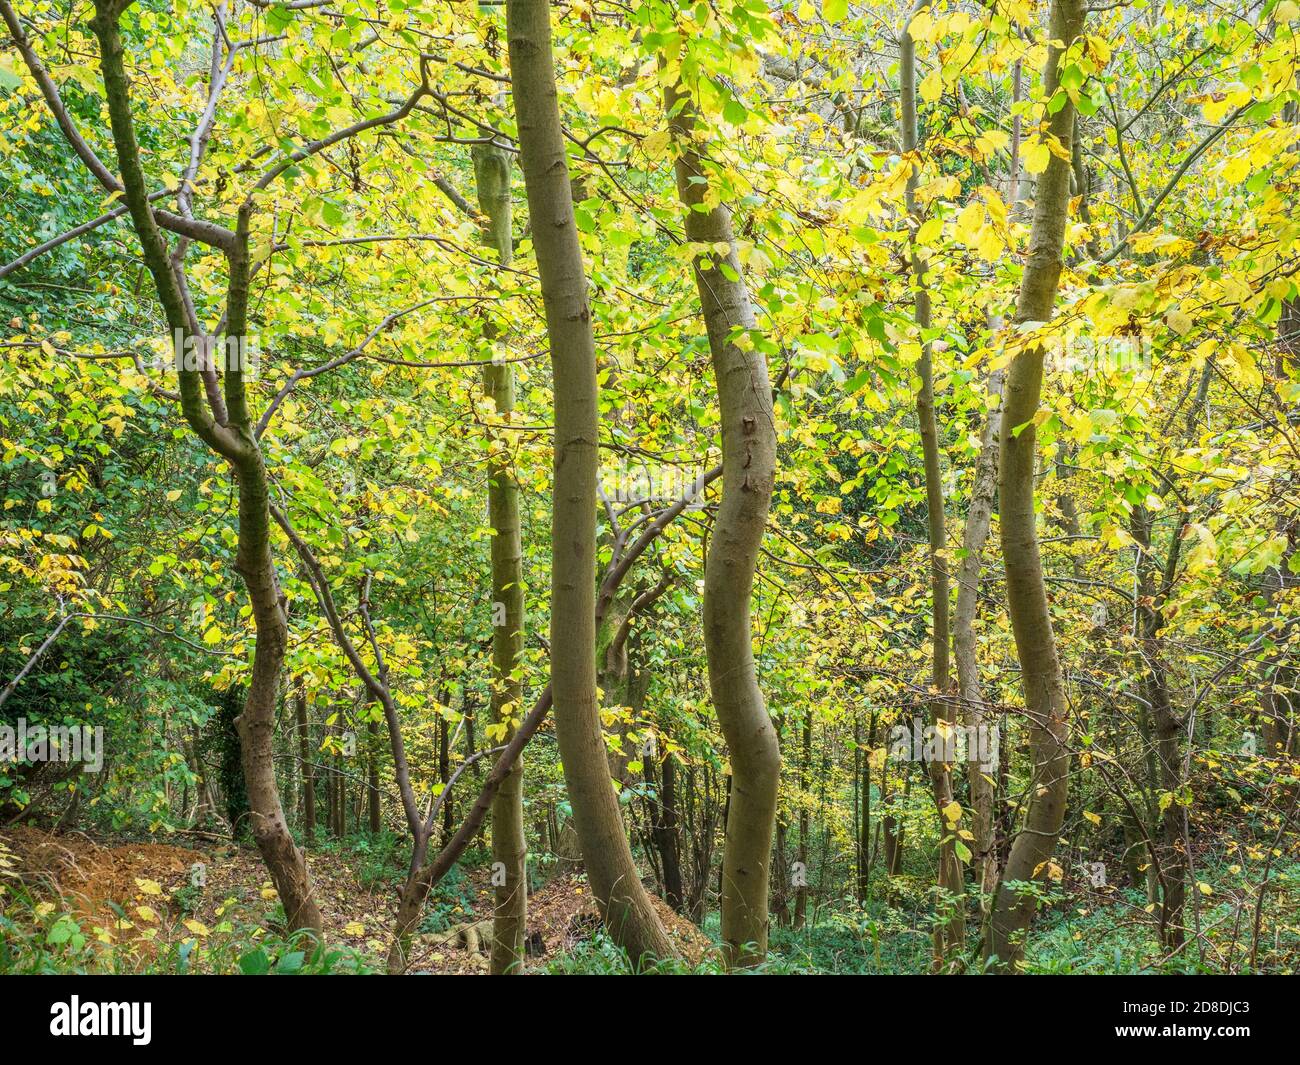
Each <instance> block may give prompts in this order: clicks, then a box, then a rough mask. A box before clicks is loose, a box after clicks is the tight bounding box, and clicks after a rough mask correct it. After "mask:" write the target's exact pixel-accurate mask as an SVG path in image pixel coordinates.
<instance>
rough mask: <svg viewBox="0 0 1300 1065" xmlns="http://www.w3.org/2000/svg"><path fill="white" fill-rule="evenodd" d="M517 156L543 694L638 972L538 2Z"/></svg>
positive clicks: (592, 392) (587, 426)
mask: <svg viewBox="0 0 1300 1065" xmlns="http://www.w3.org/2000/svg"><path fill="white" fill-rule="evenodd" d="M506 33H507V37H508V39H509V47H510V78H511V84H512V87H513V89H514V93H513V97H514V106H515V115H516V118H517V120H518V127H519V145H520V155H521V161H522V168H523V172H524V185H525V188H526V191H527V195H528V209H529V215H530V217H531V220H532V234H533V247H534V248H535V250H536V254H537V270H538V273H539V274H540V276H541V287H542V301H543V303H544V305H545V309H546V331H547V337H548V339H549V341H550V347H551V367H552V371H553V374H554V388H555V477H554V487H553V493H554V510H553V515H552V525H551V545H552V551H553V559H552V565H551V687H552V690H553V693H554V699H555V729H556V734H557V738H558V740H559V746H560V757H561V759H562V760H563V762H564V778H565V783H566V784H567V786H568V790H569V800H570V802H571V803H572V805H573V815H574V822H575V827H576V829H577V833H578V842H579V845H580V847H581V848H582V857H583V861H584V863H585V864H586V869H587V876H588V877H589V879H590V881H591V887H592V891H593V893H594V894H595V896H596V902H597V904H598V906H599V908H600V912H601V916H602V917H603V918H604V921H605V925H606V927H607V928H608V929H609V932H610V935H611V936H613V938H614V940H615V942H617V943H618V944H619V945H620V946H621V947H623V948H624V949H625V950H626V951H627V952H628V954H629V955H631V957H632V958H633V960H634V961H635V962H641V961H643V960H647V959H652V958H663V957H669V956H671V954H672V948H671V945H670V943H669V940H668V937H667V935H666V934H665V932H664V929H663V926H662V925H661V924H660V922H659V918H658V915H657V914H656V913H655V911H654V909H653V907H652V906H651V904H650V898H649V896H648V895H647V894H646V890H645V888H644V887H643V886H642V884H641V879H640V876H639V875H638V873H637V869H636V865H635V863H634V862H633V860H632V850H631V847H630V846H629V844H628V840H627V835H626V834H625V833H624V830H623V819H622V817H621V815H620V813H619V808H618V798H617V796H616V795H615V793H614V789H613V787H612V785H611V782H610V777H609V765H608V762H607V760H606V757H605V741H604V737H603V735H602V734H601V729H600V714H599V705H598V702H597V694H596V655H595V647H596V617H595V588H596V477H597V470H598V466H599V458H598V453H597V431H598V417H599V415H598V397H597V385H596V355H595V342H594V339H593V336H592V325H591V308H590V306H589V304H588V302H587V278H586V273H585V270H584V268H583V263H582V251H581V248H580V247H579V244H578V231H577V228H576V226H575V224H574V217H573V194H572V190H571V188H570V185H569V171H568V165H567V162H566V158H565V150H564V137H563V133H562V131H561V127H560V110H559V101H558V99H557V96H556V87H555V65H554V60H553V58H552V54H551V28H550V11H549V5H548V3H547V0H508V2H507V4H506Z"/></svg>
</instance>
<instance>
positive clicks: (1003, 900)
mask: <svg viewBox="0 0 1300 1065" xmlns="http://www.w3.org/2000/svg"><path fill="white" fill-rule="evenodd" d="M1083 23H1084V9H1083V4H1082V3H1081V0H1052V6H1051V15H1050V20H1049V27H1048V33H1047V37H1048V39H1049V41H1051V42H1053V43H1051V44H1049V46H1048V50H1047V61H1046V65H1045V67H1044V69H1043V84H1044V90H1043V95H1044V98H1045V99H1048V100H1050V99H1051V98H1052V97H1053V96H1054V94H1055V93H1056V90H1057V88H1058V84H1059V80H1060V77H1059V74H1060V72H1059V69H1058V67H1059V65H1060V60H1061V57H1062V54H1063V51H1064V49H1065V48H1068V47H1069V45H1070V44H1071V43H1072V42H1073V41H1074V40H1075V39H1076V38H1077V37H1078V36H1079V35H1080V33H1081V32H1082V31H1083ZM1073 126H1074V106H1073V104H1071V103H1070V101H1069V99H1068V98H1067V99H1066V102H1065V104H1064V105H1063V106H1062V107H1061V109H1060V110H1059V111H1057V112H1056V114H1055V115H1053V116H1051V118H1050V120H1049V122H1048V132H1049V134H1050V135H1052V136H1055V137H1056V138H1057V140H1058V141H1060V143H1061V146H1062V147H1063V148H1064V149H1065V154H1066V158H1065V159H1060V158H1058V157H1057V156H1056V155H1054V154H1053V155H1050V156H1049V160H1048V164H1047V169H1046V171H1044V173H1043V174H1042V175H1041V177H1040V180H1039V182H1038V188H1037V190H1036V199H1035V203H1034V221H1033V226H1032V228H1031V231H1030V238H1029V239H1030V248H1029V258H1028V260H1027V262H1026V263H1025V271H1024V274H1023V276H1022V278H1021V283H1020V295H1019V299H1018V300H1017V303H1016V315H1015V324H1016V325H1023V324H1025V323H1027V322H1046V321H1047V320H1048V319H1050V318H1051V316H1052V307H1053V304H1054V303H1055V301H1056V291H1057V287H1058V284H1059V282H1060V277H1061V254H1062V248H1063V246H1064V240H1065V224H1066V216H1067V213H1068V210H1069V194H1070V164H1069V153H1070V145H1071V141H1072V137H1071V135H1072V132H1073ZM1043 357H1044V349H1043V346H1042V345H1040V344H1030V345H1026V346H1023V347H1021V348H1020V349H1019V350H1018V351H1017V352H1016V353H1015V355H1014V357H1013V358H1012V361H1011V366H1010V370H1009V372H1008V374H1007V384H1006V395H1007V399H1006V403H1005V405H1004V413H1003V432H1002V435H1001V462H1000V463H999V482H998V489H999V503H1000V508H1001V522H1002V556H1003V561H1004V563H1005V566H1006V575H1007V613H1008V614H1009V616H1010V618H1011V627H1012V630H1013V632H1014V634H1015V640H1016V652H1017V655H1018V657H1019V659H1020V669H1021V677H1022V682H1023V685H1024V696H1025V716H1026V717H1027V718H1028V724H1029V744H1030V752H1031V756H1032V760H1033V779H1032V780H1031V782H1030V787H1029V798H1028V807H1027V809H1026V812H1025V825H1024V828H1023V829H1022V830H1021V832H1020V833H1019V835H1017V836H1016V838H1015V842H1014V843H1013V844H1012V846H1011V853H1010V855H1008V857H1007V864H1006V867H1005V868H1004V869H1003V871H1002V877H1001V882H1000V883H999V886H998V892H997V898H996V899H995V901H994V905H993V912H992V914H991V916H990V919H989V924H988V938H987V940H986V943H985V951H986V954H987V955H988V956H989V957H995V958H996V959H997V963H998V964H999V965H1000V966H1004V967H1006V968H1008V969H1010V970H1012V971H1014V970H1015V969H1016V968H1017V967H1018V966H1019V963H1020V959H1021V958H1022V957H1023V954H1024V937H1025V934H1026V933H1027V932H1028V929H1029V923H1030V920H1031V919H1032V917H1033V912H1034V906H1035V902H1034V899H1033V898H1032V897H1027V896H1025V895H1023V894H1022V893H1020V892H1017V891H1015V890H1014V889H1013V888H1012V887H1011V886H1009V885H1010V884H1011V882H1013V881H1015V882H1027V881H1031V880H1039V881H1043V882H1045V881H1046V880H1047V879H1048V876H1049V872H1050V869H1051V859H1052V854H1053V852H1054V851H1055V850H1056V840H1057V836H1058V835H1059V834H1060V830H1061V822H1062V820H1063V819H1064V817H1065V800H1066V790H1067V785H1068V780H1069V777H1068V772H1069V765H1070V755H1069V751H1068V749H1067V748H1066V719H1065V713H1066V707H1065V692H1064V684H1063V681H1062V677H1061V666H1060V662H1059V661H1058V660H1057V657H1056V642H1055V638H1054V636H1053V633H1052V620H1051V614H1050V613H1049V610H1048V605H1047V588H1046V585H1045V584H1044V582H1043V565H1042V559H1041V558H1040V556H1039V551H1038V534H1037V530H1036V528H1035V524H1034V470H1035V465H1036V458H1037V447H1036V444H1037V431H1036V428H1037V427H1036V426H1035V425H1034V418H1035V416H1036V415H1037V413H1038V405H1039V400H1040V397H1041V393H1042V384H1043Z"/></svg>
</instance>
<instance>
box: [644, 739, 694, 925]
mask: <svg viewBox="0 0 1300 1065" xmlns="http://www.w3.org/2000/svg"><path fill="white" fill-rule="evenodd" d="M653 762H654V760H653V759H651V758H648V759H646V772H647V773H648V774H653V772H654V770H653ZM679 820H680V818H679V816H678V813H677V759H676V758H675V757H674V756H673V755H672V754H668V755H665V757H664V760H663V763H662V768H661V769H660V772H659V794H658V801H656V802H655V804H654V823H653V825H652V826H651V829H650V832H651V838H652V839H653V840H654V844H655V850H657V851H658V852H659V864H660V865H661V866H662V867H663V873H664V901H665V902H667V903H668V905H669V906H671V907H672V908H673V909H674V910H676V911H677V912H678V913H682V912H683V911H684V910H685V909H686V899H685V896H684V894H683V892H682V866H681V858H680V856H679V849H678V843H677V825H678V821H679Z"/></svg>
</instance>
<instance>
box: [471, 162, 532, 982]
mask: <svg viewBox="0 0 1300 1065" xmlns="http://www.w3.org/2000/svg"><path fill="white" fill-rule="evenodd" d="M473 154H474V179H475V184H476V186H477V189H478V204H479V210H480V211H481V212H482V213H483V215H484V217H485V218H486V219H487V227H486V232H485V237H486V240H487V243H488V244H489V245H490V246H491V247H492V248H493V250H494V251H495V252H496V257H497V262H499V263H500V264H501V265H502V266H509V265H510V261H511V259H512V257H513V245H512V238H511V232H510V217H511V214H510V155H509V153H507V152H506V151H505V150H504V149H502V148H499V147H497V146H496V145H494V144H493V145H477V146H475V148H474V153H473ZM484 336H485V337H486V338H487V339H488V340H489V341H492V342H494V343H497V344H504V341H503V340H502V338H501V337H500V336H499V335H498V332H497V330H496V329H495V328H494V327H493V326H492V325H491V323H488V326H487V327H486V328H485V329H484ZM500 350H501V349H500V348H498V352H499V351H500ZM483 391H484V393H485V394H486V395H487V396H488V397H489V398H491V400H492V402H493V403H494V404H495V406H496V411H497V414H498V415H500V416H501V417H504V418H509V416H510V413H511V412H512V411H513V410H514V409H515V373H514V367H513V366H512V365H511V364H510V363H507V362H498V361H494V362H493V363H491V364H490V365H488V366H485V367H483ZM496 446H498V447H500V450H495V449H494V451H493V453H492V458H491V460H490V462H489V464H488V523H489V525H490V526H491V527H492V531H493V536H492V603H493V608H492V609H493V624H494V628H493V630H492V719H493V721H494V723H496V724H497V725H499V726H503V729H504V731H501V732H498V733H497V734H496V735H495V736H494V739H495V740H497V741H504V740H506V739H508V738H509V737H510V736H511V735H513V733H514V727H513V724H512V722H513V719H514V718H515V717H516V716H517V715H519V714H521V713H522V707H523V699H524V688H523V680H522V677H521V676H520V673H519V672H518V670H519V666H520V660H521V657H522V655H523V652H524V565H523V543H522V540H521V535H520V526H519V486H518V484H517V483H516V482H515V471H514V465H513V463H512V461H511V458H510V453H509V450H508V443H507V442H506V441H504V440H503V441H500V442H499V443H497V445H496ZM498 603H500V604H501V608H498V607H497V605H496V604H498ZM502 608H503V609H502ZM498 615H500V616H498ZM498 621H500V622H502V623H501V624H497V622H498ZM526 854H527V845H526V843H525V839H524V763H523V758H522V756H521V757H520V758H519V760H518V761H516V762H515V764H514V766H513V767H512V768H511V770H510V773H509V774H508V775H507V776H506V778H505V779H504V780H503V781H502V782H501V786H500V788H498V789H497V793H496V797H495V798H494V799H493V800H492V862H493V870H492V871H493V888H494V903H495V910H494V913H493V919H492V955H491V972H492V973H494V974H503V973H512V974H520V973H522V972H523V971H524V931H525V929H524V925H525V921H526V918H527V914H528V877H527V873H526V870H525V862H524V859H525V855H526Z"/></svg>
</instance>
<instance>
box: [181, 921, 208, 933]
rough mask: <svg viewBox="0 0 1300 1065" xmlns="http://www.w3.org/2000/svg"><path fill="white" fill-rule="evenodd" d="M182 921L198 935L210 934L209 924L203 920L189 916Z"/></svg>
mask: <svg viewBox="0 0 1300 1065" xmlns="http://www.w3.org/2000/svg"><path fill="white" fill-rule="evenodd" d="M182 923H183V924H184V925H185V927H186V928H188V929H189V930H190V931H191V932H193V933H194V934H195V935H196V936H206V935H207V934H208V926H207V925H205V924H203V923H202V922H201V921H196V920H194V919H193V918H189V917H187V918H186V919H185V920H184V921H183V922H182Z"/></svg>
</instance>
